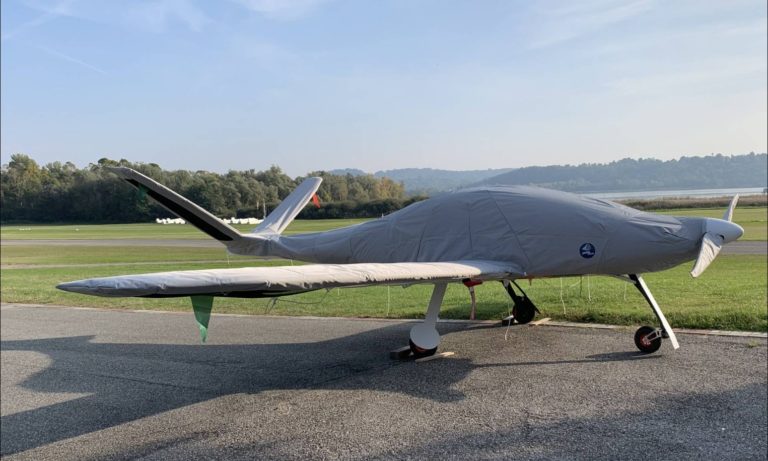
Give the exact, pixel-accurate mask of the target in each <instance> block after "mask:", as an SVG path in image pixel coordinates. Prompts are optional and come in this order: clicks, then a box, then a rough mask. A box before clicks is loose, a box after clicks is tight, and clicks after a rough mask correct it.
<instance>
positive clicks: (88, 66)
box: [38, 46, 107, 75]
mask: <svg viewBox="0 0 768 461" xmlns="http://www.w3.org/2000/svg"><path fill="white" fill-rule="evenodd" d="M38 48H39V49H40V50H42V51H45V52H46V53H48V54H50V55H51V56H55V57H57V58H59V59H62V60H64V61H67V62H71V63H73V64H78V65H80V66H82V67H85V68H86V69H90V70H92V71H94V72H97V73H99V74H101V75H107V72H106V71H105V70H103V69H100V68H98V67H96V66H94V65H93V64H88V63H87V62H85V61H82V60H80V59H77V58H74V57H72V56H70V55H68V54H64V53H62V52H60V51H56V50H52V49H50V48H46V47H43V46H41V47H38Z"/></svg>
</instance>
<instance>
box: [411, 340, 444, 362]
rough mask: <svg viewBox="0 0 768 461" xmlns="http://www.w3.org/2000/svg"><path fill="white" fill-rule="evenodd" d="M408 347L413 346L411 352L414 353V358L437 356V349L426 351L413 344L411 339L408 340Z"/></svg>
mask: <svg viewBox="0 0 768 461" xmlns="http://www.w3.org/2000/svg"><path fill="white" fill-rule="evenodd" d="M408 345H409V346H411V352H413V356H414V357H416V358H417V359H418V358H421V357H429V356H430V355H435V352H437V348H436V347H434V348H432V349H424V348H421V347H419V346H417V345H416V344H414V343H413V341H411V340H410V339H409V340H408Z"/></svg>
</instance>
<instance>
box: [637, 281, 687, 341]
mask: <svg viewBox="0 0 768 461" xmlns="http://www.w3.org/2000/svg"><path fill="white" fill-rule="evenodd" d="M629 279H630V280H631V281H632V284H633V285H635V288H637V290H638V291H639V292H640V294H642V295H643V297H644V298H645V300H646V301H647V302H648V304H649V305H650V306H651V309H653V313H654V314H656V318H657V319H658V320H659V324H660V325H661V326H660V327H659V328H653V327H649V326H642V327H640V328H638V330H637V331H636V332H635V345H636V346H637V348H638V349H639V350H640V352H645V353H646V354H650V353H653V352H656V351H657V350H659V348H660V347H661V339H662V338H669V341H670V342H671V343H672V347H673V348H675V349H677V348H679V347H680V344H678V342H677V337H675V332H674V331H672V327H670V326H669V322H667V318H666V317H664V313H663V312H661V308H660V307H659V304H658V303H657V302H656V299H654V297H653V295H652V294H651V291H650V290H649V289H648V285H646V284H645V280H643V278H642V277H640V276H639V275H636V274H629Z"/></svg>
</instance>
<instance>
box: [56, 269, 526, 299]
mask: <svg viewBox="0 0 768 461" xmlns="http://www.w3.org/2000/svg"><path fill="white" fill-rule="evenodd" d="M522 275H523V274H522V273H521V271H520V269H519V268H517V267H516V266H515V265H512V264H508V263H500V262H495V261H456V262H437V263H364V264H313V265H305V266H281V267H245V268H239V269H211V270H197V271H175V272H159V273H154V274H140V275H121V276H117V277H104V278H94V279H88V280H78V281H75V282H68V283H63V284H61V285H59V286H58V287H57V288H59V289H61V290H64V291H71V292H75V293H83V294H89V295H95V296H111V297H176V296H195V295H209V296H230V297H248V298H260V297H274V296H282V295H286V294H294V293H301V292H306V291H312V290H319V289H322V288H337V287H356V286H366V285H406V284H413V283H433V282H438V281H443V282H451V281H461V280H463V279H467V278H472V279H477V280H499V279H507V278H519V277H522Z"/></svg>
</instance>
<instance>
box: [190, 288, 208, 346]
mask: <svg viewBox="0 0 768 461" xmlns="http://www.w3.org/2000/svg"><path fill="white" fill-rule="evenodd" d="M191 299H192V310H194V311H195V320H196V321H197V327H198V328H200V339H201V340H202V342H205V340H206V339H208V322H209V321H210V320H211V309H212V308H213V296H191Z"/></svg>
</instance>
